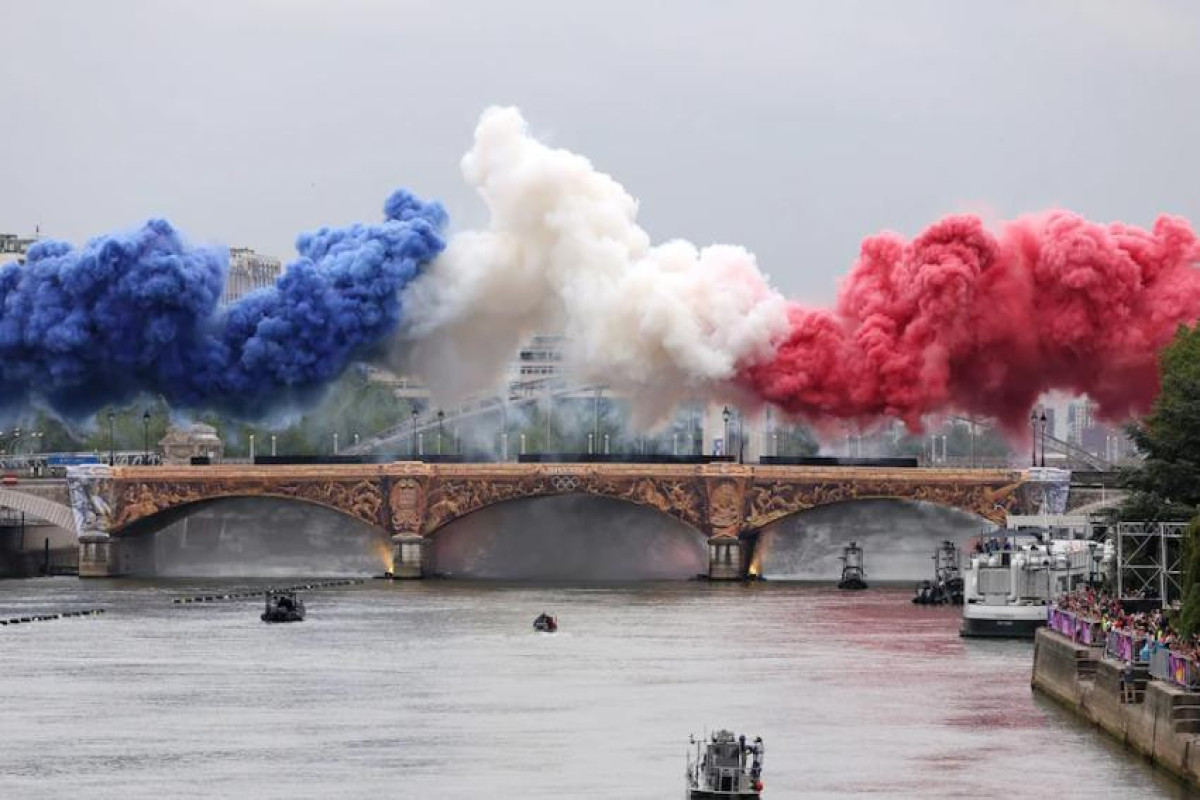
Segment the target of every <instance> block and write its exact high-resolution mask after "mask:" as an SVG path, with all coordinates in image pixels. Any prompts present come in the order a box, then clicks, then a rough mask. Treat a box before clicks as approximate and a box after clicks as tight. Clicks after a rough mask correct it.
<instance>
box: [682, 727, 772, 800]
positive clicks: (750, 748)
mask: <svg viewBox="0 0 1200 800" xmlns="http://www.w3.org/2000/svg"><path fill="white" fill-rule="evenodd" d="M689 742H690V743H691V745H692V746H693V747H694V748H695V749H694V751H692V752H689V753H688V764H687V775H686V778H687V784H686V786H687V795H686V798H687V800H717V798H741V799H742V800H758V798H760V797H762V790H763V782H762V769H763V752H764V749H763V740H762V737H761V736H759V737H756V738H755V739H754V741H753V742H747V741H746V736H745V735H744V734H743V735H741V736H737V737H735V736H734V735H733V733H732V732H731V731H726V730H722V731H717V732H716V733H714V734H713V735H712V736H711V737H709V739H708V740H707V741H705V740H703V739H696V737H694V736H693V737H691V738H690V739H689Z"/></svg>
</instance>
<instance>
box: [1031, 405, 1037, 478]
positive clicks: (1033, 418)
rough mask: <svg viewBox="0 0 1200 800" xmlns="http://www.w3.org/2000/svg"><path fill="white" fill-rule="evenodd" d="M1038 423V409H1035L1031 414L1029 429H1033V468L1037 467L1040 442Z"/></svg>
mask: <svg viewBox="0 0 1200 800" xmlns="http://www.w3.org/2000/svg"><path fill="white" fill-rule="evenodd" d="M1037 423H1038V419H1037V409H1036V408H1035V409H1033V410H1032V411H1030V412H1029V427H1030V428H1032V429H1033V460H1032V461H1031V462H1030V464H1031V466H1034V467H1036V466H1037V440H1038V431H1037Z"/></svg>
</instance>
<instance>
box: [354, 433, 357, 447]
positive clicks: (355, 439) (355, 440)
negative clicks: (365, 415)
mask: <svg viewBox="0 0 1200 800" xmlns="http://www.w3.org/2000/svg"><path fill="white" fill-rule="evenodd" d="M354 446H355V447H358V434H357V433H356V434H354Z"/></svg>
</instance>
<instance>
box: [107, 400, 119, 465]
mask: <svg viewBox="0 0 1200 800" xmlns="http://www.w3.org/2000/svg"><path fill="white" fill-rule="evenodd" d="M116 418H117V415H116V414H114V413H113V412H111V411H110V412H108V465H109V466H110V467H114V466H116V464H117V445H116V441H117V440H116V432H115V430H114V428H113V421H114V420H115V419H116Z"/></svg>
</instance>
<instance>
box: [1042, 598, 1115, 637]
mask: <svg viewBox="0 0 1200 800" xmlns="http://www.w3.org/2000/svg"><path fill="white" fill-rule="evenodd" d="M1047 609H1048V610H1047V612H1046V623H1047V624H1048V625H1049V626H1050V629H1051V630H1052V631H1055V632H1056V633H1061V634H1062V635H1063V636H1066V637H1067V638H1068V639H1070V640H1071V641H1072V642H1075V643H1076V644H1083V645H1087V646H1088V647H1104V646H1105V637H1104V626H1103V625H1101V623H1100V621H1099V620H1094V619H1087V618H1086V617H1081V616H1079V615H1078V614H1072V613H1071V612H1070V611H1064V610H1063V609H1061V608H1058V607H1057V606H1047Z"/></svg>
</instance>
